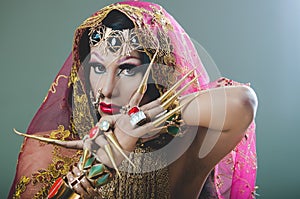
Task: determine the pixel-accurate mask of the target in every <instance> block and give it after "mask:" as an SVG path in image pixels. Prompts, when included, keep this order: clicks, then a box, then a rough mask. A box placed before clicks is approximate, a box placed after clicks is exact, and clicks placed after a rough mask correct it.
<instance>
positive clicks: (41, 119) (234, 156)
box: [10, 1, 257, 199]
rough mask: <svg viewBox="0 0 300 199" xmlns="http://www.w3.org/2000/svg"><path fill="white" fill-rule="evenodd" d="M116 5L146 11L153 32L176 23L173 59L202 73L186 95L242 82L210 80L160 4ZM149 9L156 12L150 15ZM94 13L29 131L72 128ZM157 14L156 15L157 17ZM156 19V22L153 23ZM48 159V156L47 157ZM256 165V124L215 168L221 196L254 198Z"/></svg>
mask: <svg viewBox="0 0 300 199" xmlns="http://www.w3.org/2000/svg"><path fill="white" fill-rule="evenodd" d="M116 5H122V6H125V8H124V7H122V6H121V7H119V10H120V11H121V12H124V13H125V14H127V16H128V17H130V18H131V19H132V20H133V21H135V20H136V18H135V17H134V15H133V13H131V12H130V11H129V10H127V9H126V5H127V6H132V7H134V8H136V9H139V10H144V11H142V13H143V21H142V23H144V24H147V25H149V26H151V29H152V30H153V31H156V30H157V28H158V29H163V28H164V27H163V26H167V25H171V26H172V30H171V29H170V30H168V31H166V32H167V35H168V37H169V39H170V43H171V44H172V46H173V49H172V54H173V57H174V59H175V60H173V61H174V62H175V63H176V66H179V68H178V70H179V72H180V73H181V74H185V73H186V72H187V71H189V70H190V69H192V68H193V67H197V68H196V71H197V72H196V73H197V74H201V75H200V76H199V78H198V83H197V84H194V85H193V86H192V87H191V88H190V89H189V90H188V91H186V94H187V93H192V92H196V91H198V90H204V89H208V88H214V87H216V86H231V85H235V84H238V83H236V82H233V81H231V80H228V79H224V78H223V79H220V80H216V81H214V82H210V80H209V77H208V74H207V73H206V70H205V68H204V66H203V64H202V63H201V60H200V58H199V56H198V54H197V51H196V49H195V47H194V45H193V43H192V42H191V40H190V38H189V36H188V35H187V33H186V32H185V31H184V30H183V29H182V27H181V26H180V25H179V24H178V23H177V22H176V20H175V19H174V18H173V17H172V16H171V15H170V14H168V13H167V12H166V11H165V10H164V9H163V8H162V7H160V6H159V5H156V4H153V3H150V2H139V1H126V2H120V3H118V4H114V5H112V6H116ZM108 8H109V6H108V7H106V8H104V9H102V10H100V11H98V12H96V13H95V14H94V15H93V16H97V15H100V14H102V13H103V12H105V9H108ZM148 12H151V13H155V14H154V15H150V14H148ZM156 13H157V15H156ZM159 13H163V14H164V15H165V16H166V17H165V18H159V16H160V15H159ZM93 16H92V17H91V18H89V19H87V20H86V21H85V22H84V23H83V25H82V26H80V27H79V28H78V29H77V31H76V33H75V38H74V46H73V52H72V54H70V55H69V57H68V58H67V60H66V61H65V63H64V65H63V67H62V68H61V70H60V71H59V73H58V74H57V76H56V78H55V79H54V81H53V83H52V85H51V87H50V89H49V92H48V95H47V96H46V98H45V100H44V102H43V103H42V105H41V107H40V108H39V110H38V111H37V113H36V115H35V116H34V118H33V119H32V121H31V123H30V125H29V127H28V130H27V133H28V134H41V132H48V131H51V130H54V129H57V127H58V126H59V125H62V126H63V127H64V129H65V130H69V129H71V126H72V124H71V123H70V119H71V117H72V109H71V106H70V101H69V96H70V94H71V92H72V89H73V84H72V79H73V78H74V76H73V75H74V70H76V69H78V67H79V66H80V63H78V62H79V54H78V51H77V50H78V49H77V47H78V46H77V45H78V41H79V39H80V37H81V34H82V30H83V29H85V28H86V27H88V25H89V23H93V22H94V21H93V20H95V18H93ZM153 16H154V17H155V18H153ZM165 20H167V21H165ZM154 22H155V24H154V25H153V23H154ZM157 24H160V25H161V26H160V27H157ZM193 77H194V76H191V77H190V79H192V78H193ZM186 81H189V80H186ZM45 134H46V133H45ZM66 139H79V138H78V136H70V137H68V138H66ZM26 143H27V140H26V141H25V142H24V145H23V148H22V151H21V152H20V155H19V160H20V161H19V163H18V165H17V174H16V178H15V179H14V183H13V186H12V188H11V191H10V196H12V195H13V193H14V192H15V185H16V184H17V182H18V181H20V179H21V172H19V171H20V169H21V168H20V167H22V166H23V165H22V158H23V157H22V156H23V151H26V150H29V149H26V148H28V144H26ZM40 147H43V146H40ZM65 153H68V152H65ZM51 157H52V156H51V155H49V158H51ZM23 159H24V158H23ZM42 159H43V158H42ZM45 159H47V158H46V157H45ZM49 161H50V160H49V159H47V160H45V162H46V163H47V162H49ZM46 163H45V164H46ZM256 168H257V166H256V148H255V125H254V123H252V124H251V125H250V126H249V128H248V129H247V132H246V134H245V137H244V138H243V140H242V141H241V142H240V143H239V144H238V145H237V146H236V148H235V149H234V150H233V151H232V152H230V153H229V154H228V155H227V156H226V157H225V158H224V159H223V160H222V161H220V163H219V164H217V165H216V167H215V170H214V184H215V186H216V190H217V194H218V197H219V198H232V199H235V198H241V199H243V198H252V197H254V193H255V180H256ZM21 170H22V169H21ZM22 175H23V174H22Z"/></svg>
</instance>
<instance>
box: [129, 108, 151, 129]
mask: <svg viewBox="0 0 300 199" xmlns="http://www.w3.org/2000/svg"><path fill="white" fill-rule="evenodd" d="M128 115H129V116H130V123H131V125H132V126H136V125H138V126H141V125H143V124H144V123H145V122H146V119H147V117H146V115H145V113H144V112H143V111H142V110H140V108H139V107H137V106H134V107H132V108H131V109H130V110H129V111H128Z"/></svg>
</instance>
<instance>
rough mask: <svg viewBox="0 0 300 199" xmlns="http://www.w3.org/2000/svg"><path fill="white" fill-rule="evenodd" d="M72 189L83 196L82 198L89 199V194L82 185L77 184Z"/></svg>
mask: <svg viewBox="0 0 300 199" xmlns="http://www.w3.org/2000/svg"><path fill="white" fill-rule="evenodd" d="M72 188H73V190H74V191H75V192H76V193H78V194H79V195H80V196H81V198H88V194H87V192H86V191H85V190H84V188H83V187H82V186H81V184H80V183H77V184H75V185H74V186H73V187H72Z"/></svg>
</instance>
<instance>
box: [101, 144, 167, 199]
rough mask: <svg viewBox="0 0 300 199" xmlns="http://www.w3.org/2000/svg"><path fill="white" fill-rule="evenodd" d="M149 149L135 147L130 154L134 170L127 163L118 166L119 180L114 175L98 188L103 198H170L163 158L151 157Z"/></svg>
mask: <svg viewBox="0 0 300 199" xmlns="http://www.w3.org/2000/svg"><path fill="white" fill-rule="evenodd" d="M151 151H153V149H151V148H150V147H147V148H140V147H137V148H136V149H135V151H134V152H133V153H131V154H130V156H129V157H130V159H131V160H132V161H133V163H134V165H135V166H136V168H133V167H132V166H131V165H130V164H129V163H128V162H127V161H124V162H122V164H121V165H120V166H119V169H120V171H121V172H120V173H121V178H120V177H119V176H118V175H115V177H114V179H113V180H112V181H111V182H109V183H108V184H106V185H104V186H102V187H100V193H101V194H102V197H103V198H107V199H114V198H132V199H138V198H145V199H154V198H170V191H169V178H168V168H167V165H166V162H165V157H163V155H161V156H153V155H151V153H148V152H151ZM154 164H155V165H156V166H159V165H160V166H161V169H158V170H154V171H153V169H151V167H153V165H154Z"/></svg>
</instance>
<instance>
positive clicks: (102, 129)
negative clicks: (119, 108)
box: [97, 120, 111, 132]
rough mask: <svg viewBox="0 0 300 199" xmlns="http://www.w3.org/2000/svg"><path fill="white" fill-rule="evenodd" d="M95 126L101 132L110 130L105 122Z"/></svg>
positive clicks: (108, 124) (107, 122)
mask: <svg viewBox="0 0 300 199" xmlns="http://www.w3.org/2000/svg"><path fill="white" fill-rule="evenodd" d="M97 126H98V127H99V129H100V130H101V131H104V132H107V131H108V130H109V129H110V126H111V124H110V123H109V121H107V120H103V121H101V122H100V123H97Z"/></svg>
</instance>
